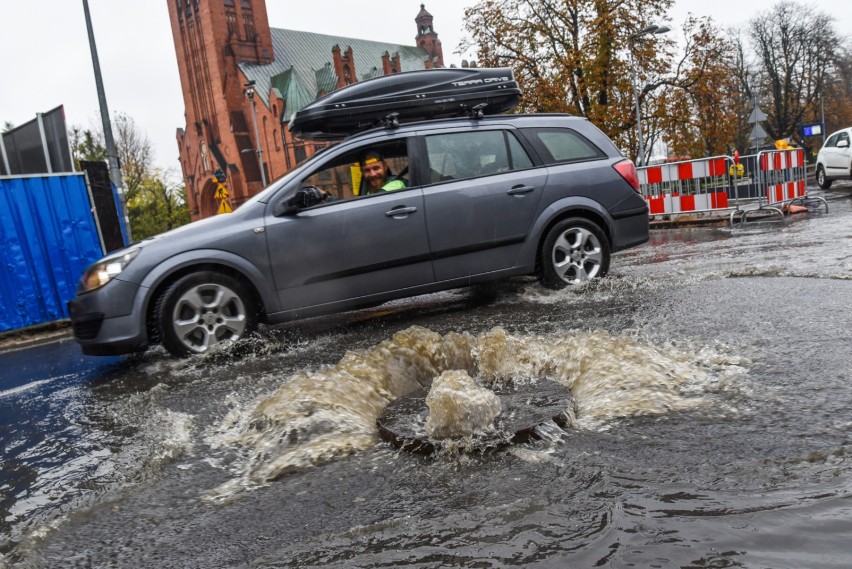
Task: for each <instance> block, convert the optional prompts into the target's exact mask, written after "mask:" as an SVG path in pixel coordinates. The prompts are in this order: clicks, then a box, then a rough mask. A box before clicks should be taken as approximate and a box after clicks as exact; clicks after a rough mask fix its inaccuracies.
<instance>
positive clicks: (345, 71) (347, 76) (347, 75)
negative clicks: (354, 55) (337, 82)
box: [343, 65, 352, 85]
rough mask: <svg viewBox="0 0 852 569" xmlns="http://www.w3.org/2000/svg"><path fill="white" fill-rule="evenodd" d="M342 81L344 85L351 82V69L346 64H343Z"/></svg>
mask: <svg viewBox="0 0 852 569" xmlns="http://www.w3.org/2000/svg"><path fill="white" fill-rule="evenodd" d="M343 83H345V84H346V85H351V84H352V71H350V70H349V66H348V65H344V66H343Z"/></svg>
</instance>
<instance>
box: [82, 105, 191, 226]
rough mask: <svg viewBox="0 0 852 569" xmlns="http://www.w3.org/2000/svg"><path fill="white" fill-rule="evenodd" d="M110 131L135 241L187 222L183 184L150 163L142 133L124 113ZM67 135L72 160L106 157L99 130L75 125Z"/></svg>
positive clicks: (148, 147) (102, 138) (118, 116)
mask: <svg viewBox="0 0 852 569" xmlns="http://www.w3.org/2000/svg"><path fill="white" fill-rule="evenodd" d="M113 130H114V132H115V146H116V154H117V155H118V161H119V166H120V169H121V181H122V187H123V191H124V199H125V203H126V207H127V216H128V218H129V219H130V229H131V233H132V235H133V239H134V241H140V240H142V239H145V238H146V237H150V236H152V235H156V234H158V233H161V232H163V231H168V230H169V229H173V228H175V227H178V226H180V225H183V224H185V223H188V222H189V221H190V216H189V207H188V206H187V203H186V196H185V192H184V187H183V185H177V184H173V183H171V182H170V181H169V178H170V177H169V175H168V174H167V173H166V172H163V171H162V170H159V169H156V168H154V167H153V166H152V162H153V151H152V148H151V142H150V141H149V140H148V136H147V135H146V134H145V132H144V131H143V130H142V129H140V128H139V126H138V125H137V124H136V122H135V121H134V120H133V119H132V118H131V117H129V116H127V115H124V114H118V115H117V116H116V118H115V119H114V121H113ZM70 134H71V136H70V139H71V140H70V144H71V153H72V155H73V158H74V160H75V162H77V163H79V161H80V160H91V161H104V160H106V159H107V150H106V147H105V144H104V137H103V133H102V131H101V130H100V129H97V128H93V129H83V128H81V127H79V126H74V127H72V128H71V132H70Z"/></svg>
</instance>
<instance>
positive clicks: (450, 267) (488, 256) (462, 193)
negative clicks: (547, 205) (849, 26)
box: [421, 128, 547, 281]
mask: <svg viewBox="0 0 852 569" xmlns="http://www.w3.org/2000/svg"><path fill="white" fill-rule="evenodd" d="M423 134H424V136H423V139H422V140H421V143H422V144H423V147H424V151H425V156H426V161H427V162H428V169H426V168H424V170H426V172H427V176H428V183H427V185H426V186H425V187H424V189H423V196H424V202H425V207H426V225H427V233H428V235H429V242H430V248H431V252H432V257H433V260H434V267H435V278H436V280H437V281H446V280H450V279H457V278H463V277H470V276H473V275H477V274H483V273H489V272H494V271H499V270H502V269H507V268H511V267H514V266H516V265H517V264H518V262H519V261H518V257H519V253H520V249H521V244H522V243H523V242H524V240H525V239H526V237H527V234H528V232H529V229H530V226H531V225H532V223H533V220H534V219H535V215H536V212H537V211H538V207H539V202H540V201H541V197H542V193H543V191H544V187H545V184H546V182H547V172H546V169H544V168H536V167H535V166H534V164H533V162H532V160H531V159H530V158H529V155H528V154H527V152H526V151H525V150H524V148H523V146H522V144H521V143H520V142H519V141H518V139H517V137H516V136H515V135H514V134H513V133H512V131H511V130H510V129H503V128H496V129H483V130H476V131H470V130H462V131H457V132H442V133H436V134H431V133H429V132H424V133H423Z"/></svg>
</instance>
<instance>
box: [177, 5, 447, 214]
mask: <svg viewBox="0 0 852 569" xmlns="http://www.w3.org/2000/svg"><path fill="white" fill-rule="evenodd" d="M168 6H169V17H170V19H171V24H172V34H173V37H174V42H175V51H176V55H177V61H178V70H179V73H180V79H181V88H182V90H183V98H184V105H185V109H186V111H185V114H186V126H185V127H184V128H179V129H178V130H177V143H178V149H179V153H180V163H181V169H182V171H183V176H184V181H185V183H186V195H187V203H188V204H189V208H190V213H191V215H192V219H193V220H196V219H201V218H204V217H208V216H211V215H214V214H216V213H217V211H218V210H219V207H220V205H221V203H220V200H217V199H216V191H217V188H218V186H219V184H218V182H217V180H216V178H215V176H214V174H215V173H216V172H217V171H221V172H223V173H224V174H225V175H226V181H225V186H226V188H227V193H228V194H229V195H230V197H229V198H228V199H229V202H230V206H232V207H238V206H239V205H240V204H241V203H242V202H244V201H245V200H247V199H248V198H250V197H251V196H253V195H254V194H256V193H258V192H259V191H260V190H261V189H263V181H264V179H265V180H266V182H267V183H269V182H271V181H272V180H275V179H277V178H280V177H281V176H283V175H284V174H285V173H287V172H288V171H290V170H291V169H293V168H294V167H295V166H296V165H298V164H299V163H300V162H302V161H304V160H305V159H306V158H308V157H309V156H311V155H313V153H314V152H315V151H316V150H317V149H318V148H319V147H320V146H321V145H320V144H314V143H311V142H306V141H302V140H299V139H297V138H295V137H293V136H291V135H290V132H289V131H288V129H287V122H288V121H289V118H290V116H291V115H292V114H293V113H294V112H296V111H297V110H299V109H301V108H302V107H304V106H305V105H307V104H308V103H310V102H312V101H314V100H315V99H317V98H319V97H321V96H323V95H325V94H326V93H329V92H331V91H333V90H335V89H338V88H340V87H342V86H345V85H348V84H350V83H354V82H357V81H363V80H366V79H370V78H373V77H378V76H380V75H387V74H390V73H398V72H401V71H415V70H418V69H432V68H435V67H443V66H444V58H443V52H442V49H441V42H440V40H439V39H438V34H437V33H436V32H435V30H434V27H433V23H432V20H433V17H432V15H431V14H430V13H429V12H427V11H426V8H425V6H424V5H423V4H421V5H420V12H419V13H418V14H417V16H416V17H415V24H416V35H415V37H414V40H415V44H416V45H414V46H402V45H395V44H389V43H383V42H379V41H372V40H362V39H355V38H343V37H336V36H328V35H323V34H315V33H310V32H301V31H295V30H286V29H278V28H271V27H270V26H269V22H268V20H267V14H266V3H265V0H168ZM261 164H262V166H261ZM261 168H262V170H261Z"/></svg>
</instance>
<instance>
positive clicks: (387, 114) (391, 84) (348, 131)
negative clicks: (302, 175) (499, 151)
mask: <svg viewBox="0 0 852 569" xmlns="http://www.w3.org/2000/svg"><path fill="white" fill-rule="evenodd" d="M520 99H521V90H520V87H518V83H517V81H515V77H514V73H513V71H512V70H511V69H509V68H466V69H456V68H450V69H430V70H424V71H409V72H405V73H394V74H392V75H385V76H382V77H376V78H374V79H368V80H366V81H361V82H358V83H353V84H351V85H347V86H346V87H343V88H341V89H338V90H336V91H333V92H332V93H329V94H328V95H325V96H324V97H321V98H319V99H317V100H316V101H314V102H313V103H310V104H308V105H306V106H305V107H303V108H302V109H300V110H299V111H297V112H295V113H294V114H293V116H292V117H291V118H290V123H289V129H290V132H291V133H293V135H294V136H297V137H299V138H302V139H306V140H336V139H340V138H344V137H347V136H349V135H352V134H355V133H357V132H360V131H362V130H366V129H369V128H374V127H377V126H379V127H381V126H384V127H387V128H396V127H398V126H399V125H400V124H402V123H406V122H413V121H423V120H432V119H439V118H451V117H463V116H468V117H471V118H482V117H484V116H486V115H494V114H499V113H504V112H506V111H509V110H511V109H513V108H514V107H515V106H516V105H517V104H518V102H520Z"/></svg>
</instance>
